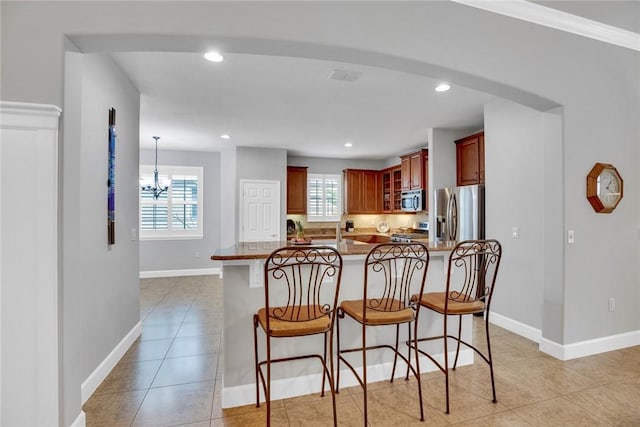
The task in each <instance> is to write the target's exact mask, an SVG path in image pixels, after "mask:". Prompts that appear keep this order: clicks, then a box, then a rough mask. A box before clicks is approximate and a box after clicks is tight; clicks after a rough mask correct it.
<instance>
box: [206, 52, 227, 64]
mask: <svg viewBox="0 0 640 427" xmlns="http://www.w3.org/2000/svg"><path fill="white" fill-rule="evenodd" d="M204 59H206V60H207V61H211V62H222V61H224V56H222V55H220V54H219V53H218V52H207V53H205V54H204Z"/></svg>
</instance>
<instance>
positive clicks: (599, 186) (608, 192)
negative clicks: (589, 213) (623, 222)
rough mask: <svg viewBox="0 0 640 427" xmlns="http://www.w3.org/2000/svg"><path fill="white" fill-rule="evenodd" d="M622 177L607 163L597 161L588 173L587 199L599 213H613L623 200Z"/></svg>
mask: <svg viewBox="0 0 640 427" xmlns="http://www.w3.org/2000/svg"><path fill="white" fill-rule="evenodd" d="M622 186H623V182H622V177H621V176H620V174H619V173H618V170H617V169H616V168H615V167H614V166H613V165H610V164H607V163H596V164H595V165H594V166H593V168H591V172H589V175H587V200H588V201H589V203H591V206H592V207H593V210H594V211H596V212H598V213H611V212H613V210H614V209H615V208H616V206H618V203H620V200H622V195H623V192H622Z"/></svg>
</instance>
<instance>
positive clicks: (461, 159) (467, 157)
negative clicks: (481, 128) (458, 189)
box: [455, 132, 484, 186]
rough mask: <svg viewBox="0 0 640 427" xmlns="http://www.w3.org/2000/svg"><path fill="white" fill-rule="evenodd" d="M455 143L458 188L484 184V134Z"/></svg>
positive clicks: (480, 133)
mask: <svg viewBox="0 0 640 427" xmlns="http://www.w3.org/2000/svg"><path fill="white" fill-rule="evenodd" d="M455 143H456V180H457V184H458V186H463V185H474V184H484V132H478V133H475V134H473V135H470V136H467V137H466V138H462V139H459V140H457V141H455Z"/></svg>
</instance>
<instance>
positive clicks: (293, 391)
mask: <svg viewBox="0 0 640 427" xmlns="http://www.w3.org/2000/svg"><path fill="white" fill-rule="evenodd" d="M312 244H313V245H325V246H331V247H333V248H336V249H337V250H338V251H339V252H340V254H341V255H342V258H343V269H342V279H341V287H340V293H339V298H338V299H339V301H341V300H348V299H359V298H362V292H363V277H364V259H365V256H366V254H367V253H368V252H369V251H370V250H371V249H372V248H373V247H374V246H375V243H363V242H360V241H357V240H352V239H343V240H341V241H340V242H337V241H336V240H335V238H334V239H325V240H322V239H318V240H313V242H312ZM424 244H425V245H426V246H427V247H428V250H429V256H430V262H429V268H428V272H427V280H426V284H425V291H427V290H428V291H438V290H444V287H445V278H446V266H447V262H448V256H449V254H450V252H451V250H452V248H453V246H455V242H447V243H432V242H424ZM288 245H290V242H288V241H271V242H239V243H237V244H235V245H233V246H231V247H228V248H224V249H221V250H218V251H216V252H215V253H214V255H213V256H212V257H211V259H213V260H216V261H221V262H222V266H223V269H222V280H223V294H224V295H223V301H224V328H223V334H224V336H223V340H224V353H223V358H224V369H223V376H222V384H223V393H222V406H223V407H225V408H227V407H234V406H240V405H247V404H251V403H255V372H254V360H253V330H252V328H253V322H252V318H253V315H254V313H255V312H256V311H257V309H258V308H259V307H262V306H263V305H264V284H263V268H264V260H265V259H266V258H267V257H268V255H269V254H270V253H271V252H272V251H273V250H275V249H278V248H281V247H284V246H288ZM464 321H465V322H466V321H469V322H470V319H466V320H464ZM450 323H451V325H450V328H451V330H452V331H453V330H454V329H456V330H457V322H450ZM464 326H465V327H463V330H465V331H470V330H471V328H470V327H468V326H469V325H464ZM441 329H442V318H441V317H438V316H431V315H429V314H427V313H423V314H422V315H421V317H420V324H419V330H420V335H423V336H427V335H436V334H438V333H441V332H442V331H441ZM404 333H405V334H406V329H405V331H404ZM360 336H361V334H360V329H359V327H357V326H356V325H355V324H349V323H345V327H344V329H342V330H341V337H342V338H341V340H342V342H343V343H344V345H345V346H350V345H354V346H358V345H360V343H361V338H360ZM394 336H395V330H394V329H393V328H375V330H372V331H371V334H368V340H371V341H372V342H374V341H376V340H377V339H379V340H381V341H382V340H385V341H387V342H388V341H389V340H390V339H391V338H392V337H394ZM403 336H404V337H405V338H406V335H401V337H403ZM307 338H309V337H302V339H300V338H297V339H296V340H295V342H294V341H290V340H288V339H286V338H283V339H279V340H276V341H275V344H274V345H273V346H272V352H273V353H274V354H275V355H277V356H278V357H281V356H282V357H286V356H287V355H290V354H292V353H293V350H294V347H295V351H296V352H300V351H302V352H313V351H317V350H315V349H316V348H317V346H318V340H317V339H315V340H314V339H313V338H309V339H307ZM464 338H465V339H467V340H471V336H470V333H469V334H467V335H466V336H464ZM401 339H402V338H401ZM429 346H431V347H429ZM425 348H426V349H427V351H428V352H429V353H430V354H432V355H436V358H438V355H440V356H441V355H442V343H440V342H433V343H428V345H426V346H425ZM391 362H392V358H391V355H390V354H386V353H384V352H374V353H372V354H371V357H370V358H369V356H368V359H367V365H368V366H369V367H370V368H369V369H368V372H369V382H374V381H381V380H388V378H389V375H390V372H391ZM354 363H355V364H356V365H358V361H357V360H354ZM470 363H473V353H472V351H471V350H463V351H461V353H460V360H459V362H458V365H465V364H470ZM420 367H421V370H422V371H423V372H426V371H432V370H434V369H437V368H435V366H434V365H433V363H431V362H429V361H428V359H426V358H424V361H422V360H421V366H420ZM340 375H341V383H340V387H341V388H342V387H348V386H352V385H355V384H357V383H356V380H355V377H353V375H352V374H351V373H350V371H348V370H344V369H343V370H342V371H341V374H340ZM321 376H322V374H321V370H320V368H319V367H318V366H317V365H316V364H312V363H306V362H304V361H300V362H296V363H293V364H285V365H283V366H281V367H280V366H279V367H277V368H275V369H273V371H272V378H273V380H272V381H273V385H272V399H273V400H276V399H281V398H287V397H293V396H298V395H304V394H310V393H318V392H319V391H320V383H321V380H320V378H321ZM396 376H404V367H402V368H401V369H398V370H396Z"/></svg>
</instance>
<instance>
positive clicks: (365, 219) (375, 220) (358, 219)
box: [287, 212, 429, 231]
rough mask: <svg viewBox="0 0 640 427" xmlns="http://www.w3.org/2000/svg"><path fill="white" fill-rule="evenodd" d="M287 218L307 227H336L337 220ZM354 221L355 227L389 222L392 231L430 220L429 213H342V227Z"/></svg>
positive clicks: (288, 216)
mask: <svg viewBox="0 0 640 427" xmlns="http://www.w3.org/2000/svg"><path fill="white" fill-rule="evenodd" d="M287 219H292V220H294V221H301V222H302V225H303V226H304V227H305V228H335V226H336V223H335V222H307V216H306V215H287ZM348 219H350V220H352V221H353V222H354V226H355V229H356V230H357V229H358V228H371V227H376V226H377V225H378V224H379V223H381V222H382V221H386V222H387V223H388V224H389V227H390V231H393V230H394V229H397V228H410V227H412V226H413V223H414V222H417V221H429V214H428V213H426V212H425V213H420V214H415V215H414V214H395V215H393V214H380V215H342V219H341V220H340V227H341V228H343V229H344V227H345V221H347V220H348Z"/></svg>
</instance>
